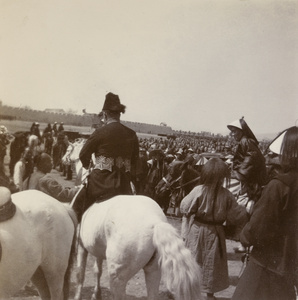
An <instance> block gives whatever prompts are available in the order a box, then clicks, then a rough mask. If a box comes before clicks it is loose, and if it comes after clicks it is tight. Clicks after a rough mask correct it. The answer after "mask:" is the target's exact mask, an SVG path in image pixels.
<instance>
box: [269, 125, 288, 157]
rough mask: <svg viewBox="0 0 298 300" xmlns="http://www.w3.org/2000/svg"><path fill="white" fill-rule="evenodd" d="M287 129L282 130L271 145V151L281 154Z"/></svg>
mask: <svg viewBox="0 0 298 300" xmlns="http://www.w3.org/2000/svg"><path fill="white" fill-rule="evenodd" d="M286 132H287V129H286V130H284V131H282V132H281V133H280V134H279V135H278V136H277V137H276V138H275V139H274V140H273V141H272V142H271V144H270V145H269V149H270V151H272V152H274V153H276V154H278V155H280V154H281V145H282V142H283V140H284V137H285V134H286Z"/></svg>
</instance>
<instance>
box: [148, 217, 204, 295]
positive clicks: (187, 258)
mask: <svg viewBox="0 0 298 300" xmlns="http://www.w3.org/2000/svg"><path fill="white" fill-rule="evenodd" d="M153 243H154V245H155V247H156V248H157V250H158V254H159V264H160V267H161V271H162V274H163V280H164V281H165V283H166V286H167V289H168V290H169V291H170V292H171V293H172V294H174V296H175V298H176V299H180V300H200V299H202V296H201V292H200V269H199V266H198V264H197V262H196V261H195V259H194V258H193V256H192V254H191V252H190V250H189V249H187V248H186V247H185V245H184V242H183V240H182V238H181V237H180V235H179V233H178V232H177V230H176V229H175V228H174V227H173V226H172V225H170V224H168V223H166V222H163V223H159V224H157V225H155V227H154V234H153Z"/></svg>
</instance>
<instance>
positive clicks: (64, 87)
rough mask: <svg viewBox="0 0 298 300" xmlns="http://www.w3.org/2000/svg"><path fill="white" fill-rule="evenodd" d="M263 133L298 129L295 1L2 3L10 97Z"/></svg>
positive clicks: (5, 98)
mask: <svg viewBox="0 0 298 300" xmlns="http://www.w3.org/2000/svg"><path fill="white" fill-rule="evenodd" d="M108 92H113V93H115V94H118V95H119V97H120V100H121V103H122V104H124V105H126V107H127V109H126V113H125V114H124V115H123V116H122V117H121V118H122V120H125V121H133V122H142V123H150V124H157V125H159V124H160V123H161V122H164V123H166V124H167V125H168V126H171V127H172V129H174V130H183V131H191V132H201V131H208V132H212V133H222V134H228V129H227V124H229V123H231V122H232V121H234V120H236V119H239V118H241V117H242V116H244V118H245V120H246V122H247V123H248V125H249V126H250V128H251V129H252V131H253V132H254V133H255V134H256V135H257V136H258V135H261V134H267V133H278V132H280V131H281V130H283V129H285V128H287V127H290V126H294V125H295V124H297V125H298V121H296V120H297V119H298V1H296V0H291V1H288V0H261V1H260V0H252V1H250V0H225V1H222V0H150V1H149V0H148V1H147V0H121V1H120V0H119V1H118V0H117V1H116V0H107V1H101V0H97V1H95V0H94V1H93V0H84V1H82V0H69V1H68V0H59V1H57V0H51V1H45V0H26V1H23V0H14V1H11V0H0V100H1V101H2V103H3V104H4V105H11V106H17V107H25V106H29V107H31V108H32V109H37V110H44V109H46V108H62V109H64V110H65V111H69V110H71V111H75V112H77V113H81V112H82V110H83V109H86V111H87V112H90V113H98V112H99V111H101V109H102V106H103V103H104V99H105V95H106V94H107V93H108Z"/></svg>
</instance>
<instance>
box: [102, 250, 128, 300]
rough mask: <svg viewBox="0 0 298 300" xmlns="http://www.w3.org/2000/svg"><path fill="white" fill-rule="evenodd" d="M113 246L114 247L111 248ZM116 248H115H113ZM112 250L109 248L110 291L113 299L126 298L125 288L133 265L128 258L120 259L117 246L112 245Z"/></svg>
mask: <svg viewBox="0 0 298 300" xmlns="http://www.w3.org/2000/svg"><path fill="white" fill-rule="evenodd" d="M111 248H112V249H111ZM113 248H114V249H113ZM110 249H111V250H112V251H109V249H107V258H106V260H107V269H108V273H109V278H110V291H111V294H112V299H113V300H124V299H125V297H126V296H125V290H126V284H127V282H128V280H129V279H130V278H131V277H132V275H131V276H130V272H129V271H130V269H131V266H130V265H129V264H128V263H129V262H128V261H127V260H126V261H125V262H124V261H123V260H121V261H119V259H120V255H119V253H118V255H117V247H116V246H115V247H110Z"/></svg>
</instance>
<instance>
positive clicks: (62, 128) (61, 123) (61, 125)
mask: <svg viewBox="0 0 298 300" xmlns="http://www.w3.org/2000/svg"><path fill="white" fill-rule="evenodd" d="M63 125H64V123H63V122H60V125H59V127H58V132H61V131H64V126H63Z"/></svg>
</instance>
